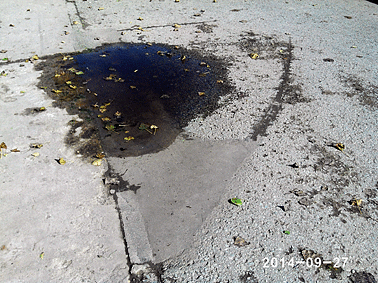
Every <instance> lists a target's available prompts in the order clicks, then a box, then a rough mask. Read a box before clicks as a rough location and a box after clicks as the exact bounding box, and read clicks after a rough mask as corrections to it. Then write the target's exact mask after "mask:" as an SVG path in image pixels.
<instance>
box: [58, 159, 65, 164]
mask: <svg viewBox="0 0 378 283" xmlns="http://www.w3.org/2000/svg"><path fill="white" fill-rule="evenodd" d="M58 163H59V164H60V165H64V164H66V161H65V160H64V159H63V158H59V160H58Z"/></svg>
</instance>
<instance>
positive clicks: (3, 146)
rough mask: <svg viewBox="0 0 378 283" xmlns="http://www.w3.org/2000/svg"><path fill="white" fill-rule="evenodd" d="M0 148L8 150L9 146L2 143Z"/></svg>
mask: <svg viewBox="0 0 378 283" xmlns="http://www.w3.org/2000/svg"><path fill="white" fill-rule="evenodd" d="M0 148H4V149H7V148H8V147H7V145H6V144H5V142H2V143H1V144H0Z"/></svg>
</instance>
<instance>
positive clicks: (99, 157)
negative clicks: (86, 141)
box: [96, 152, 105, 159]
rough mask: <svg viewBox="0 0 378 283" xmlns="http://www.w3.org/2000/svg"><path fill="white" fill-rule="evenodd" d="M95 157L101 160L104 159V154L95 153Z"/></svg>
mask: <svg viewBox="0 0 378 283" xmlns="http://www.w3.org/2000/svg"><path fill="white" fill-rule="evenodd" d="M96 157H97V158H98V159H103V158H104V157H105V154H104V153H103V152H101V153H97V154H96Z"/></svg>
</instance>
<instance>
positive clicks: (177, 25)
mask: <svg viewBox="0 0 378 283" xmlns="http://www.w3.org/2000/svg"><path fill="white" fill-rule="evenodd" d="M173 27H174V28H181V26H180V25H179V24H174V25H173Z"/></svg>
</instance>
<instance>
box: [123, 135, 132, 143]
mask: <svg viewBox="0 0 378 283" xmlns="http://www.w3.org/2000/svg"><path fill="white" fill-rule="evenodd" d="M123 139H124V140H125V141H127V142H128V141H131V140H133V139H134V137H131V136H130V137H125V138H123Z"/></svg>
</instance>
